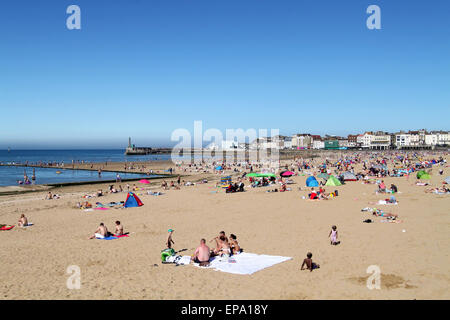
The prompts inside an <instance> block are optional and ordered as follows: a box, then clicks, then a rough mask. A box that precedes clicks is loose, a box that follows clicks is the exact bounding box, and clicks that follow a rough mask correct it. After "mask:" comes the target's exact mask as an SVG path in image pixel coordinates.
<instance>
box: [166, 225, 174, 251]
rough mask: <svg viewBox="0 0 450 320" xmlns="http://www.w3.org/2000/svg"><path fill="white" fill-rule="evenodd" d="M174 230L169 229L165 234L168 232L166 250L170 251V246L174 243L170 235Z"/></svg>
mask: <svg viewBox="0 0 450 320" xmlns="http://www.w3.org/2000/svg"><path fill="white" fill-rule="evenodd" d="M174 231H175V230H173V229H169V230H167V232H169V236H168V237H167V241H166V246H167V248H168V249H172V244H175V242H174V241H173V240H172V234H173V232H174Z"/></svg>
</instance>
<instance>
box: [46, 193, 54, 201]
mask: <svg viewBox="0 0 450 320" xmlns="http://www.w3.org/2000/svg"><path fill="white" fill-rule="evenodd" d="M52 199H53V195H52V193H51V192H50V191H49V192H48V193H47V196H46V197H45V200H52Z"/></svg>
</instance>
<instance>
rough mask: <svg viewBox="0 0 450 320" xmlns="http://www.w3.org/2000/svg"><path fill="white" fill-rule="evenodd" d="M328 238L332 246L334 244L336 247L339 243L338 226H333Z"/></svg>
mask: <svg viewBox="0 0 450 320" xmlns="http://www.w3.org/2000/svg"><path fill="white" fill-rule="evenodd" d="M328 237H329V238H330V240H331V244H332V245H336V244H337V243H338V242H337V238H338V232H337V228H336V226H332V227H331V231H330V233H329V234H328Z"/></svg>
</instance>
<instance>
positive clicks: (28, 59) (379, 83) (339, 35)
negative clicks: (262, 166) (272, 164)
mask: <svg viewBox="0 0 450 320" xmlns="http://www.w3.org/2000/svg"><path fill="white" fill-rule="evenodd" d="M71 4H76V5H78V6H80V8H81V30H68V29H67V28H66V18H67V17H68V16H69V15H68V14H67V13H66V8H67V7H68V6H69V5H71ZM371 4H376V5H378V6H380V8H381V26H382V29H381V30H369V29H367V27H366V19H367V17H368V16H369V15H368V14H367V13H366V8H367V7H368V6H369V5H371ZM449 19H450V1H448V0H441V1H429V2H426V1H406V0H389V1H381V0H370V1H365V0H357V1H350V0H345V1H344V0H343V1H335V0H330V1H324V0H315V1H311V0H277V1H275V0H270V1H269V0H222V1H218V0H159V1H156V0H145V1H144V0H141V1H138V0H134V1H133V0H114V1H111V0H108V1H106V0H102V1H101V0H71V1H65V0H58V1H44V0H43V1H31V0H30V1H23V0H14V1H13V0H5V1H2V4H1V6H0V34H1V38H0V109H1V111H2V117H1V128H0V148H6V147H8V146H11V147H12V148H16V149H18V148H34V147H36V148H52V147H55V148H61V147H67V148H71V147H74V148H78V147H89V148H91V147H92V148H94V147H105V148H109V147H124V146H125V145H126V144H127V140H128V137H129V136H131V137H133V139H134V142H135V143H136V144H138V145H148V146H152V145H153V146H159V145H169V140H170V135H171V133H172V131H173V130H175V129H177V128H186V129H188V130H191V131H192V130H193V121H194V120H202V121H203V127H204V129H207V128H218V129H220V130H225V129H226V128H231V129H237V128H243V129H249V128H256V129H260V128H262V129H264V128H266V129H271V128H275V129H280V133H282V134H289V135H290V134H293V133H297V132H310V133H315V134H325V133H329V134H337V135H346V134H348V133H357V132H361V131H364V130H374V129H380V130H386V131H396V130H398V129H419V128H427V129H446V130H448V129H450V128H449V119H450V111H449V110H450V23H449ZM171 144H173V143H171Z"/></svg>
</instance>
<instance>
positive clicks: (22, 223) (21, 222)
mask: <svg viewBox="0 0 450 320" xmlns="http://www.w3.org/2000/svg"><path fill="white" fill-rule="evenodd" d="M17 225H18V226H19V227H25V226H27V225H28V219H27V217H25V215H24V214H23V213H22V214H21V215H20V218H19V221H18V222H17Z"/></svg>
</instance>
